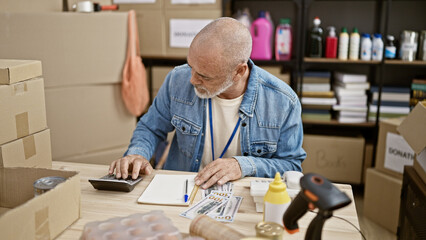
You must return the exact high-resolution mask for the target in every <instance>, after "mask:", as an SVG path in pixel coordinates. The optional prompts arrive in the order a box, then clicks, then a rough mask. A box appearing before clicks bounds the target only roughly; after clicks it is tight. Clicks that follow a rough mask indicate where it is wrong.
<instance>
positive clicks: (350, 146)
mask: <svg viewBox="0 0 426 240" xmlns="http://www.w3.org/2000/svg"><path fill="white" fill-rule="evenodd" d="M364 142H365V140H364V138H363V137H340V136H324V135H309V134H305V136H304V139H303V149H305V151H306V153H307V157H306V159H305V160H304V161H303V163H302V168H303V172H304V173H308V172H315V173H318V174H321V175H323V176H324V177H326V178H328V179H329V180H331V181H333V182H344V183H355V184H359V183H361V176H362V166H363V158H364Z"/></svg>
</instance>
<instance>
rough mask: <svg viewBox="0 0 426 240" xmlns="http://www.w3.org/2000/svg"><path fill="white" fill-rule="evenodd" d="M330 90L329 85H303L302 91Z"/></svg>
mask: <svg viewBox="0 0 426 240" xmlns="http://www.w3.org/2000/svg"><path fill="white" fill-rule="evenodd" d="M330 90H331V86H330V83H303V84H302V91H303V92H305V91H307V92H329V91H330Z"/></svg>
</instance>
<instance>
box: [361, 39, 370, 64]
mask: <svg viewBox="0 0 426 240" xmlns="http://www.w3.org/2000/svg"><path fill="white" fill-rule="evenodd" d="M360 58H361V60H364V61H370V60H371V39H370V34H368V33H363V34H362V35H361V57H360Z"/></svg>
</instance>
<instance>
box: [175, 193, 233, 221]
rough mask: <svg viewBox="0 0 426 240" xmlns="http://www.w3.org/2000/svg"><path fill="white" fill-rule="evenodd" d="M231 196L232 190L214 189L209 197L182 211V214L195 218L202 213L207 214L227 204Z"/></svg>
mask: <svg viewBox="0 0 426 240" xmlns="http://www.w3.org/2000/svg"><path fill="white" fill-rule="evenodd" d="M231 197H232V193H230V192H222V191H212V192H211V193H210V194H209V195H208V196H207V197H205V198H203V199H201V201H199V202H197V203H196V204H194V205H193V206H192V207H190V208H188V209H187V210H186V211H184V212H183V213H181V214H180V216H182V217H186V218H189V219H194V218H195V217H196V216H198V215H200V214H204V215H207V214H208V213H210V212H212V211H215V210H216V209H217V208H219V207H221V206H222V205H225V204H226V203H227V202H228V200H229V199H230V198H231Z"/></svg>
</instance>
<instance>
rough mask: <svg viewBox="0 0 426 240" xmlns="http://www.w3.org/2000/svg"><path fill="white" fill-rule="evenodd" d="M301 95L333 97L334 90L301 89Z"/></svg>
mask: <svg viewBox="0 0 426 240" xmlns="http://www.w3.org/2000/svg"><path fill="white" fill-rule="evenodd" d="M302 97H314V98H332V97H334V92H333V91H327V92H313V91H303V92H302Z"/></svg>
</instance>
